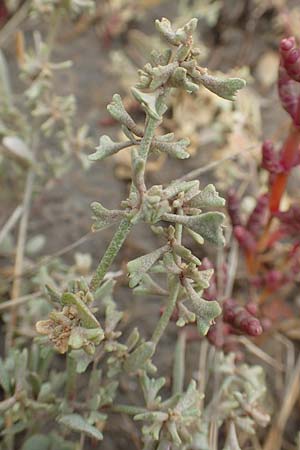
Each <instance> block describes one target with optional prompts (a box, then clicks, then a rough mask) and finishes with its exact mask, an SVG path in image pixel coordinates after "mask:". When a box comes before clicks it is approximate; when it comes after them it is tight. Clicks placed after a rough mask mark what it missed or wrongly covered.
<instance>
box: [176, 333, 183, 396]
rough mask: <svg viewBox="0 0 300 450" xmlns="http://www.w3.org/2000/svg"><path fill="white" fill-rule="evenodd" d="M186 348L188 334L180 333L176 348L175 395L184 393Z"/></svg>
mask: <svg viewBox="0 0 300 450" xmlns="http://www.w3.org/2000/svg"><path fill="white" fill-rule="evenodd" d="M185 347H186V333H185V331H182V332H181V333H179V336H178V339H177V343H176V348H175V360H174V367H173V395H174V394H181V393H182V392H183V384H184V374H185Z"/></svg>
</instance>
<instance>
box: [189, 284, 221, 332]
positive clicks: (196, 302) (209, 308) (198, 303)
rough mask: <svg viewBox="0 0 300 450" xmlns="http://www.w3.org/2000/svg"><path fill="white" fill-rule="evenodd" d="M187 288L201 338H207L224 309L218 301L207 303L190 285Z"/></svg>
mask: <svg viewBox="0 0 300 450" xmlns="http://www.w3.org/2000/svg"><path fill="white" fill-rule="evenodd" d="M185 288H186V291H187V294H188V296H189V298H190V300H191V309H192V311H193V312H194V313H195V315H196V318H197V328H198V331H199V333H200V334H201V336H205V335H206V334H207V332H208V330H209V328H210V326H211V325H212V324H213V322H214V320H215V318H216V317H218V316H219V315H220V314H221V312H222V309H221V307H220V305H219V303H218V302H217V301H215V300H213V301H207V300H204V299H203V298H201V297H200V295H199V294H198V293H197V292H196V291H195V290H194V289H193V287H192V286H191V285H190V283H186V284H185Z"/></svg>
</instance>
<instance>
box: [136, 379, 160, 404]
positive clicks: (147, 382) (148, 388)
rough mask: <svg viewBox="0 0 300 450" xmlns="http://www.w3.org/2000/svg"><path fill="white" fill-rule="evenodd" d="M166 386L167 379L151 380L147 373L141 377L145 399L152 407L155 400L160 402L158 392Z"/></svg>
mask: <svg viewBox="0 0 300 450" xmlns="http://www.w3.org/2000/svg"><path fill="white" fill-rule="evenodd" d="M165 384H166V379H165V378H163V377H161V378H149V377H148V375H147V374H146V373H144V374H143V375H142V377H141V386H142V389H143V394H144V398H145V401H146V404H147V405H149V406H150V405H151V404H152V403H153V402H154V401H155V400H156V401H157V402H160V400H161V399H160V397H158V398H157V394H158V392H159V391H160V390H161V388H162V387H163V386H164V385H165Z"/></svg>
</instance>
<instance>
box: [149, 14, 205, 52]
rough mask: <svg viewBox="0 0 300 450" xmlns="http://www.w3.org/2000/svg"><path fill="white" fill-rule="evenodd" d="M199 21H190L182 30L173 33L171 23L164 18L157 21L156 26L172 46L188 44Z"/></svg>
mask: <svg viewBox="0 0 300 450" xmlns="http://www.w3.org/2000/svg"><path fill="white" fill-rule="evenodd" d="M197 23H198V20H197V19H195V18H193V19H191V20H189V21H188V22H187V23H186V24H185V25H184V26H183V27H182V28H178V30H176V31H173V29H172V27H171V22H170V21H169V20H168V19H166V18H165V17H163V18H162V19H161V20H156V21H155V25H156V29H157V30H158V31H159V33H160V34H161V35H162V36H163V37H164V38H165V39H166V41H167V42H169V43H170V44H172V45H176V46H178V45H180V44H188V42H189V40H190V38H191V36H192V34H193V32H194V31H195V30H196V28H197Z"/></svg>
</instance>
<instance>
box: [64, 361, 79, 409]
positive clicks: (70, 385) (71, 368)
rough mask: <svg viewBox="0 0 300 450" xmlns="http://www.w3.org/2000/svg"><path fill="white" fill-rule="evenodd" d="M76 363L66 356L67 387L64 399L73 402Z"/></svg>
mask: <svg viewBox="0 0 300 450" xmlns="http://www.w3.org/2000/svg"><path fill="white" fill-rule="evenodd" d="M76 380H77V373H76V361H75V359H74V358H71V356H70V355H69V354H68V355H67V385H66V397H67V398H68V399H69V400H75V396H76Z"/></svg>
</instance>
